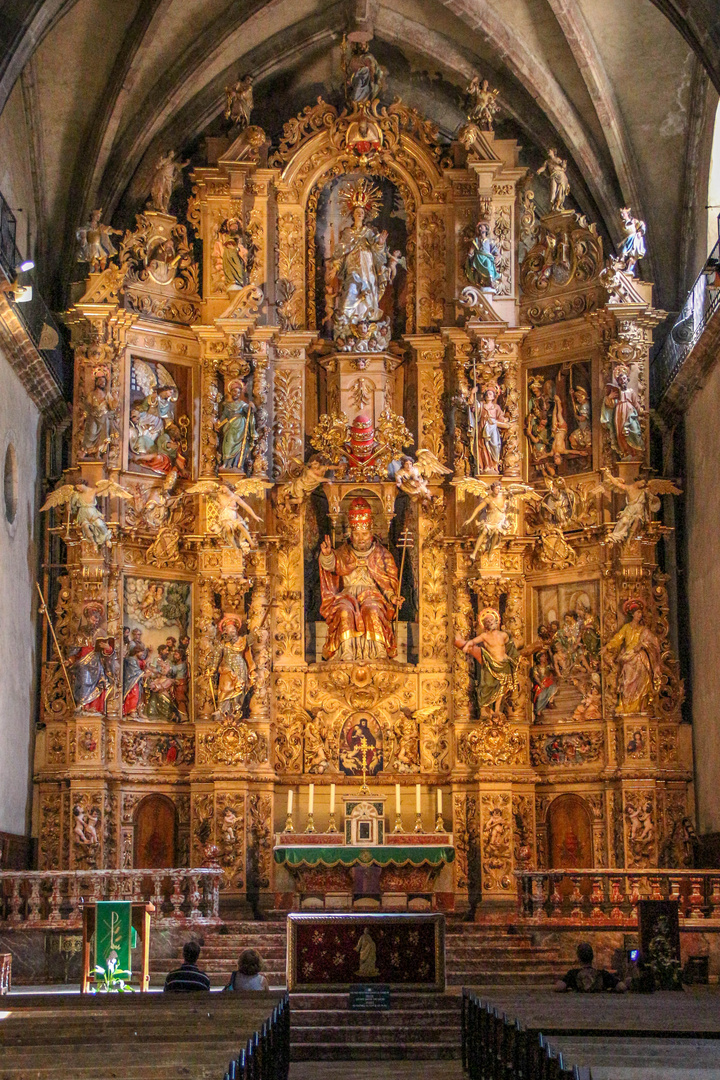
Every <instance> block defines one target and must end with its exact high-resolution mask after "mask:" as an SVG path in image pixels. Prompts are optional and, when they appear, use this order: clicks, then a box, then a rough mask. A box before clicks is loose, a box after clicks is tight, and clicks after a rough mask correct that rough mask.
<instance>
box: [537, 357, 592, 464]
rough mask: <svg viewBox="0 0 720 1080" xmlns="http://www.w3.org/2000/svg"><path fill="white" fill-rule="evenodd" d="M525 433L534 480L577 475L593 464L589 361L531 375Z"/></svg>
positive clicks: (547, 366) (563, 365) (559, 365)
mask: <svg viewBox="0 0 720 1080" xmlns="http://www.w3.org/2000/svg"><path fill="white" fill-rule="evenodd" d="M525 437H526V439H527V447H528V468H529V474H528V478H529V479H530V480H537V479H539V478H541V477H542V476H543V475H545V474H547V475H550V476H574V475H576V474H577V473H582V472H589V471H590V470H591V469H592V467H593V460H592V459H593V446H592V378H591V363H590V361H589V360H582V361H572V362H570V363H565V364H549V365H546V366H544V367H536V368H531V369H530V370H529V371H528V373H527V411H526V413H525Z"/></svg>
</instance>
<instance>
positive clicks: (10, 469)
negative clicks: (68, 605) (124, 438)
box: [0, 353, 40, 834]
mask: <svg viewBox="0 0 720 1080" xmlns="http://www.w3.org/2000/svg"><path fill="white" fill-rule="evenodd" d="M39 433H40V414H39V412H38V409H37V408H36V406H35V405H33V403H32V402H31V400H30V398H29V397H28V395H27V392H26V391H25V389H24V388H23V386H22V383H21V382H20V380H19V379H18V377H17V375H16V374H15V372H14V371H13V370H12V368H11V367H10V364H9V363H8V361H7V358H6V357H5V356H4V355H3V354H2V353H0V482H2V490H1V491H0V612H2V617H1V618H0V657H1V658H2V659H1V662H0V830H4V831H7V832H9V833H20V834H22V833H26V832H27V831H28V823H29V809H30V807H29V789H30V763H31V761H32V745H31V744H32V731H33V720H34V715H35V694H36V651H37V644H36V629H35V627H36V612H37V605H36V603H35V596H34V590H35V578H36V572H37V530H38V517H37V506H38V502H37V498H38V492H37V485H38V456H39V454H38V440H39ZM9 447H12V449H8V448H9ZM6 462H7V467H6ZM13 512H14V519H13V520H12V521H10V520H9V518H11V517H13Z"/></svg>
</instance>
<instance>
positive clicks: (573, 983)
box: [555, 941, 627, 994]
mask: <svg viewBox="0 0 720 1080" xmlns="http://www.w3.org/2000/svg"><path fill="white" fill-rule="evenodd" d="M593 955H594V954H593V947H592V945H591V944H590V943H589V942H587V941H581V942H580V944H579V945H578V947H577V958H578V960H579V961H580V964H581V967H579V968H571V970H570V971H568V972H567V974H566V975H563V977H562V979H559V980H558V982H556V983H555V989H556V990H557V991H558V993H564V992H565V991H566V990H577V991H578V992H579V993H581V994H598V993H601V992H602V991H603V990H614V991H615V992H616V993H619V994H622V993H624V992H625V990H627V986H626V985H625V983H623V982H620V980H619V979H618V978H617V976H616V975H613V973H612V972H611V971H606V970H605V968H596V967H593Z"/></svg>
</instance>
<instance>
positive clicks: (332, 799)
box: [330, 784, 335, 814]
mask: <svg viewBox="0 0 720 1080" xmlns="http://www.w3.org/2000/svg"><path fill="white" fill-rule="evenodd" d="M330 813H331V814H334V813H335V785H334V784H331V785H330Z"/></svg>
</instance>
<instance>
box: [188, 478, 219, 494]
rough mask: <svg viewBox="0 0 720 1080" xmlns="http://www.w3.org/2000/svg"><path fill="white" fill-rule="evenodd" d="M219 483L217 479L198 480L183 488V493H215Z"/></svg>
mask: <svg viewBox="0 0 720 1080" xmlns="http://www.w3.org/2000/svg"><path fill="white" fill-rule="evenodd" d="M219 490H220V484H219V483H218V482H217V480H198V481H196V483H194V484H191V485H190V487H187V488H185V490H184V491H183V495H217V493H218V491H219Z"/></svg>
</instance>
